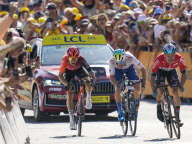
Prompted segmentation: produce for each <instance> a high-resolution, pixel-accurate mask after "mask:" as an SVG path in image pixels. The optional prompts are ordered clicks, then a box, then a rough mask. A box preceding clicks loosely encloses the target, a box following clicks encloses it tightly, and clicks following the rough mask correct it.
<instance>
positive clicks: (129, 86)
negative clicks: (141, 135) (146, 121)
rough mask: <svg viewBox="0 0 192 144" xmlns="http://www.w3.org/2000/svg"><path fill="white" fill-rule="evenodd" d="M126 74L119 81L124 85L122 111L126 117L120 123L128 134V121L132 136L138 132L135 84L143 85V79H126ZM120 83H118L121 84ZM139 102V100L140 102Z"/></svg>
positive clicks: (125, 133) (124, 132)
mask: <svg viewBox="0 0 192 144" xmlns="http://www.w3.org/2000/svg"><path fill="white" fill-rule="evenodd" d="M125 78H126V77H125V75H124V76H123V78H122V80H120V81H119V84H120V85H121V87H122V92H121V96H122V111H123V114H124V117H125V120H124V121H121V122H120V125H121V127H122V130H123V134H124V135H125V136H126V135H127V131H128V123H129V128H130V132H131V134H132V136H134V135H135V134H136V130H137V110H136V99H135V97H134V93H133V91H134V87H133V86H134V84H136V83H141V84H142V87H144V85H143V80H142V79H140V80H126V79H125ZM119 84H118V85H119ZM138 103H139V102H138Z"/></svg>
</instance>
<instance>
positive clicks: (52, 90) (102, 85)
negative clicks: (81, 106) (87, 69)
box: [18, 35, 116, 120]
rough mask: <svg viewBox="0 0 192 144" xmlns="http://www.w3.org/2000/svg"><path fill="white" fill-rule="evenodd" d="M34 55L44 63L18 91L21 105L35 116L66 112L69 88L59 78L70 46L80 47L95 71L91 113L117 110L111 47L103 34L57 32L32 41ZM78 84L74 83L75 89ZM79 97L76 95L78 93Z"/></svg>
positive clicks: (76, 89) (43, 116)
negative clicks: (112, 78)
mask: <svg viewBox="0 0 192 144" xmlns="http://www.w3.org/2000/svg"><path fill="white" fill-rule="evenodd" d="M30 43H31V45H32V47H33V53H34V56H35V57H37V56H39V57H40V59H41V62H42V64H41V67H40V68H39V69H36V70H35V71H34V74H33V78H32V79H28V81H26V82H25V83H22V84H21V87H22V88H20V89H18V94H19V96H20V98H21V100H20V102H19V105H20V108H21V110H22V111H23V112H24V110H25V109H31V110H33V111H34V118H35V119H36V120H41V119H43V118H45V117H47V116H49V115H52V114H53V115H59V114H60V112H64V113H67V107H66V90H65V87H64V85H63V84H62V83H61V82H60V81H59V80H58V73H59V67H60V61H61V58H62V57H63V55H64V54H66V51H67V49H68V48H69V47H70V46H76V47H77V48H79V50H80V53H81V55H83V57H85V59H86V60H87V62H88V63H89V64H90V66H91V68H92V69H93V71H94V72H95V75H96V90H95V91H94V92H92V103H93V107H92V109H91V110H87V111H86V112H88V113H95V114H101V115H102V114H103V115H104V114H108V113H110V112H112V111H114V110H116V104H115V100H114V96H113V93H114V87H113V86H112V84H111V82H110V80H109V66H108V65H109V60H110V58H111V57H112V48H111V47H110V46H109V45H108V44H107V43H106V40H105V38H104V37H103V36H101V35H55V36H46V37H44V38H43V39H39V38H37V39H33V40H32V41H31V42H30ZM78 91H79V86H78V84H77V83H76V84H75V93H78ZM75 99H76V97H75Z"/></svg>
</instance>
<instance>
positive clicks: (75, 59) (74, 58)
mask: <svg viewBox="0 0 192 144" xmlns="http://www.w3.org/2000/svg"><path fill="white" fill-rule="evenodd" d="M77 59H78V58H76V57H69V61H72V60H73V61H77Z"/></svg>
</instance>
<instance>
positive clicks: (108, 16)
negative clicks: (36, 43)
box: [0, 0, 192, 144]
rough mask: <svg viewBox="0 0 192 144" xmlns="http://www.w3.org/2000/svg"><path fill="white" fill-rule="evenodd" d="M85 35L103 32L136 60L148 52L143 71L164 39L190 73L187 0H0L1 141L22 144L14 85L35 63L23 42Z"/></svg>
mask: <svg viewBox="0 0 192 144" xmlns="http://www.w3.org/2000/svg"><path fill="white" fill-rule="evenodd" d="M10 2H11V3H10ZM89 33H92V34H100V35H104V36H105V38H106V40H107V42H108V43H109V44H110V45H111V46H112V47H113V48H114V49H117V48H121V49H125V50H126V51H130V52H131V53H133V54H134V55H135V56H136V57H139V58H140V59H141V62H142V63H146V61H145V58H146V56H147V55H148V56H150V59H149V61H148V63H146V65H147V68H148V72H149V73H150V62H152V61H153V60H154V58H155V57H156V55H157V54H158V53H159V52H161V51H162V46H163V45H164V44H165V43H167V42H171V43H173V44H174V45H175V46H176V47H177V51H178V52H180V53H181V54H182V55H185V56H187V57H190V59H189V58H187V59H188V60H187V63H188V64H189V65H190V66H188V75H189V77H190V71H191V69H192V68H191V55H192V1H191V0H1V1H0V143H1V144H3V143H6V144H17V143H18V144H23V143H24V142H27V140H26V139H27V138H28V135H27V131H26V128H25V123H24V120H23V118H22V116H21V113H20V111H19V107H18V100H19V96H18V95H17V89H19V88H20V87H19V83H22V82H24V81H26V80H27V79H28V78H29V77H32V75H33V71H34V69H36V68H38V67H39V66H40V64H41V62H40V60H39V58H38V57H37V56H36V54H34V53H33V52H32V47H31V46H30V44H29V41H30V40H31V39H33V38H36V37H43V36H47V35H58V34H89ZM150 52H153V53H150ZM183 52H187V54H186V53H183ZM189 80H191V79H190V78H189ZM190 82H191V81H190ZM148 87H149V86H148ZM187 87H190V86H189V84H187ZM186 89H187V88H186ZM188 89H189V90H190V88H188ZM146 93H147V94H148V93H151V91H150V90H149V89H148V90H147V91H146Z"/></svg>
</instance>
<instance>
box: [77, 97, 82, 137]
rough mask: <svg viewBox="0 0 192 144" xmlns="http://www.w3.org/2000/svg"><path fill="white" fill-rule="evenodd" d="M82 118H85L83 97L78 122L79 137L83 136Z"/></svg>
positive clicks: (79, 105) (79, 106) (79, 107)
mask: <svg viewBox="0 0 192 144" xmlns="http://www.w3.org/2000/svg"><path fill="white" fill-rule="evenodd" d="M82 117H83V97H82V95H81V96H80V102H79V104H78V121H77V130H78V136H81V131H82Z"/></svg>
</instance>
